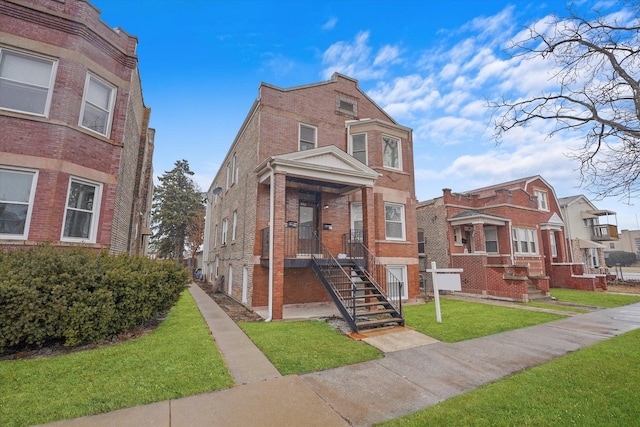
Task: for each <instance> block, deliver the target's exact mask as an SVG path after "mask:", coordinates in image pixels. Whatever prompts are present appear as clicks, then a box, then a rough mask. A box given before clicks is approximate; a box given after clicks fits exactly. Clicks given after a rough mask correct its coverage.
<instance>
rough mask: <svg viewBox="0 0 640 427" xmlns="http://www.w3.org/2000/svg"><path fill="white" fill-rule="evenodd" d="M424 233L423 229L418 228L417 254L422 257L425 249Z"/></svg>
mask: <svg viewBox="0 0 640 427" xmlns="http://www.w3.org/2000/svg"><path fill="white" fill-rule="evenodd" d="M424 237H425V233H424V229H422V228H418V254H419V255H424V254H425V252H424V247H425V238H424Z"/></svg>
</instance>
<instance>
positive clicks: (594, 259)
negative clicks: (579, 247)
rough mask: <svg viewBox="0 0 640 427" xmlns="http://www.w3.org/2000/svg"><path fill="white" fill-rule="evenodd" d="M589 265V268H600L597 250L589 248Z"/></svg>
mask: <svg viewBox="0 0 640 427" xmlns="http://www.w3.org/2000/svg"><path fill="white" fill-rule="evenodd" d="M587 251H588V253H589V264H590V265H591V268H600V256H599V254H598V248H589V249H588V250H587Z"/></svg>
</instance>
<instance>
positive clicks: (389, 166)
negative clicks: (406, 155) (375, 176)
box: [382, 135, 402, 170]
mask: <svg viewBox="0 0 640 427" xmlns="http://www.w3.org/2000/svg"><path fill="white" fill-rule="evenodd" d="M388 140H394V141H396V142H397V144H398V159H397V163H398V165H397V166H393V165H388V164H387V163H386V161H385V156H384V149H385V147H386V145H387V141H388ZM382 167H384V168H387V169H394V170H402V140H401V139H400V138H398V137H395V136H391V135H382Z"/></svg>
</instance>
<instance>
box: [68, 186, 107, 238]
mask: <svg viewBox="0 0 640 427" xmlns="http://www.w3.org/2000/svg"><path fill="white" fill-rule="evenodd" d="M74 183H77V184H81V185H90V186H93V187H95V190H94V193H93V203H92V207H91V210H90V211H88V210H83V209H79V208H70V207H69V196H70V195H71V187H72V186H73V184H74ZM101 200H102V184H101V183H99V182H95V181H89V180H87V179H83V178H78V177H74V176H72V177H70V178H69V185H68V187H67V197H66V199H65V204H64V217H63V219H62V230H61V231H60V241H63V242H87V243H95V242H96V237H97V234H98V223H99V222H100V202H101ZM69 210H75V211H80V212H91V225H90V226H89V233H88V234H89V235H88V236H87V237H86V238H85V237H71V236H65V235H64V233H65V228H66V226H67V212H68V211H69Z"/></svg>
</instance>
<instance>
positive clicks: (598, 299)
mask: <svg viewBox="0 0 640 427" xmlns="http://www.w3.org/2000/svg"><path fill="white" fill-rule="evenodd" d="M551 296H552V297H556V298H558V301H561V302H570V303H574V304H582V305H590V306H595V307H605V308H613V307H620V306H623V305H627V304H633V303H635V302H640V295H621V294H614V293H608V292H592V291H576V290H573V289H560V288H551Z"/></svg>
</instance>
